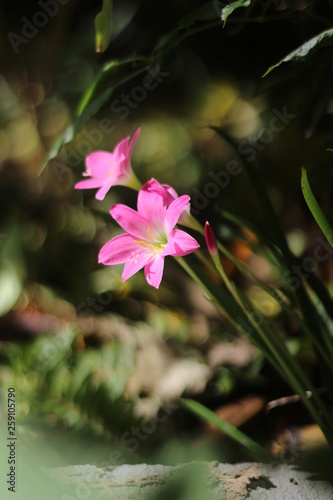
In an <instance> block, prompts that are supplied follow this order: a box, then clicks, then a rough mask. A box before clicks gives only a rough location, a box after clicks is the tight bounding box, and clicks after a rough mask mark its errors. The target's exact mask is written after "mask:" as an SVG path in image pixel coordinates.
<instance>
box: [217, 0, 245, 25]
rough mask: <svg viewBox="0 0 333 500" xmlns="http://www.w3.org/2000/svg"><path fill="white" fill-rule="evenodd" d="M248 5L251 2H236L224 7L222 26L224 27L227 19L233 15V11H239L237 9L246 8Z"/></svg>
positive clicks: (239, 0)
mask: <svg viewBox="0 0 333 500" xmlns="http://www.w3.org/2000/svg"><path fill="white" fill-rule="evenodd" d="M250 4H251V0H236V2H232V3H231V4H230V5H226V6H225V7H224V8H223V9H222V21H224V23H223V26H225V23H226V22H227V19H228V17H229V16H230V14H232V13H233V11H234V10H236V9H239V7H248V6H249V5H250Z"/></svg>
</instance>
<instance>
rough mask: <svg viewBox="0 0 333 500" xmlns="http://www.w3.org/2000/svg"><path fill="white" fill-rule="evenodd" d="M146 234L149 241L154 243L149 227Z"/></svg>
mask: <svg viewBox="0 0 333 500" xmlns="http://www.w3.org/2000/svg"><path fill="white" fill-rule="evenodd" d="M147 232H148V236H149V238H150V239H151V241H153V242H154V243H155V240H154V239H153V237H152V235H151V234H150V227H148V229H147Z"/></svg>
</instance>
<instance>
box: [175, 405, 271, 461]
mask: <svg viewBox="0 0 333 500" xmlns="http://www.w3.org/2000/svg"><path fill="white" fill-rule="evenodd" d="M182 404H183V405H184V406H185V408H187V409H188V410H190V411H191V412H193V413H194V414H195V415H197V416H198V417H199V418H201V419H202V420H203V421H205V422H208V423H210V424H212V425H214V426H215V427H217V428H218V429H219V430H220V431H221V432H223V433H224V434H225V435H227V436H228V437H229V438H230V439H233V440H234V441H236V442H237V443H239V444H240V445H242V446H243V447H245V449H246V451H247V453H248V454H249V455H250V456H251V458H253V459H254V460H257V461H258V462H269V461H270V460H272V458H273V457H272V456H271V455H270V454H269V453H268V452H267V451H266V450H264V448H262V447H261V446H260V445H259V444H258V443H256V442H255V441H253V440H252V439H250V438H249V437H248V436H246V434H244V433H243V432H241V431H240V430H239V429H237V428H236V427H234V426H232V425H230V424H229V423H228V422H226V421H225V420H223V419H222V418H220V417H218V416H217V415H216V413H214V412H213V411H211V410H209V409H208V408H206V407H205V406H203V405H202V404H200V403H198V402H197V401H193V400H191V399H183V400H182Z"/></svg>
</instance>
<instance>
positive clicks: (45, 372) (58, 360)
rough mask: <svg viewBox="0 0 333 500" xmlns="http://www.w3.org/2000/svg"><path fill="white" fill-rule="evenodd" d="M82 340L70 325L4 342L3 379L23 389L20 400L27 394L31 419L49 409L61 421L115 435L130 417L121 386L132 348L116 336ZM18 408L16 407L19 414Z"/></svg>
mask: <svg viewBox="0 0 333 500" xmlns="http://www.w3.org/2000/svg"><path fill="white" fill-rule="evenodd" d="M81 343H82V337H81V336H80V335H78V334H77V333H75V331H70V330H69V331H63V332H61V333H58V334H56V335H55V334H52V335H43V336H41V337H40V338H38V339H36V340H35V341H33V342H31V343H30V344H28V345H22V346H19V345H17V346H11V345H8V347H7V348H6V349H3V351H2V355H3V356H5V357H6V358H7V362H8V365H9V366H11V367H12V369H13V372H12V375H11V377H12V379H11V380H10V382H9V381H8V382H7V383H10V385H13V386H14V387H16V388H17V392H18V393H20V392H21V391H22V396H19V397H18V404H19V405H20V401H22V400H23V394H25V396H24V401H25V404H28V405H29V410H28V414H27V419H28V420H29V421H30V422H33V420H34V419H35V418H36V417H39V418H40V417H42V416H47V415H49V414H53V415H54V416H55V417H56V418H57V420H58V421H62V422H63V425H65V427H70V428H71V427H73V428H81V427H85V428H87V429H89V428H90V429H92V430H94V429H95V430H97V429H98V426H100V427H101V426H102V428H103V429H104V430H105V431H112V432H115V433H116V435H117V434H118V433H121V432H122V431H124V430H126V429H127V428H128V426H129V425H130V423H131V421H132V416H131V402H130V401H129V400H127V401H126V400H125V399H124V392H125V387H126V384H127V382H128V379H129V377H130V375H131V373H132V370H133V366H134V356H133V352H132V351H131V350H129V348H126V347H125V346H124V345H123V344H120V343H119V342H117V341H114V342H112V343H108V344H105V345H104V346H103V347H102V348H99V349H96V348H86V349H83V350H82V348H80V344H81ZM2 370H4V369H2ZM23 380H25V382H23ZM27 389H28V390H27ZM28 395H29V396H28ZM21 411H23V408H22V407H21V408H20V407H19V408H18V412H19V413H18V417H19V418H20V412H21ZM24 411H25V412H26V411H27V410H26V409H25V410H24Z"/></svg>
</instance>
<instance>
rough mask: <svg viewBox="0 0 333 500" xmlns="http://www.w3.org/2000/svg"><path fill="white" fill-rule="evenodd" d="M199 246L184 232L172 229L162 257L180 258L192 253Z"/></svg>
mask: <svg viewBox="0 0 333 500" xmlns="http://www.w3.org/2000/svg"><path fill="white" fill-rule="evenodd" d="M199 246H200V245H199V243H198V242H197V240H195V239H194V238H193V237H192V236H190V235H189V234H187V233H185V231H182V230H181V229H174V230H173V231H171V233H170V234H169V237H168V243H167V244H166V245H165V247H164V251H163V255H174V256H176V257H181V256H183V255H187V254H189V253H191V252H194V251H195V250H196V249H197V248H199Z"/></svg>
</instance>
